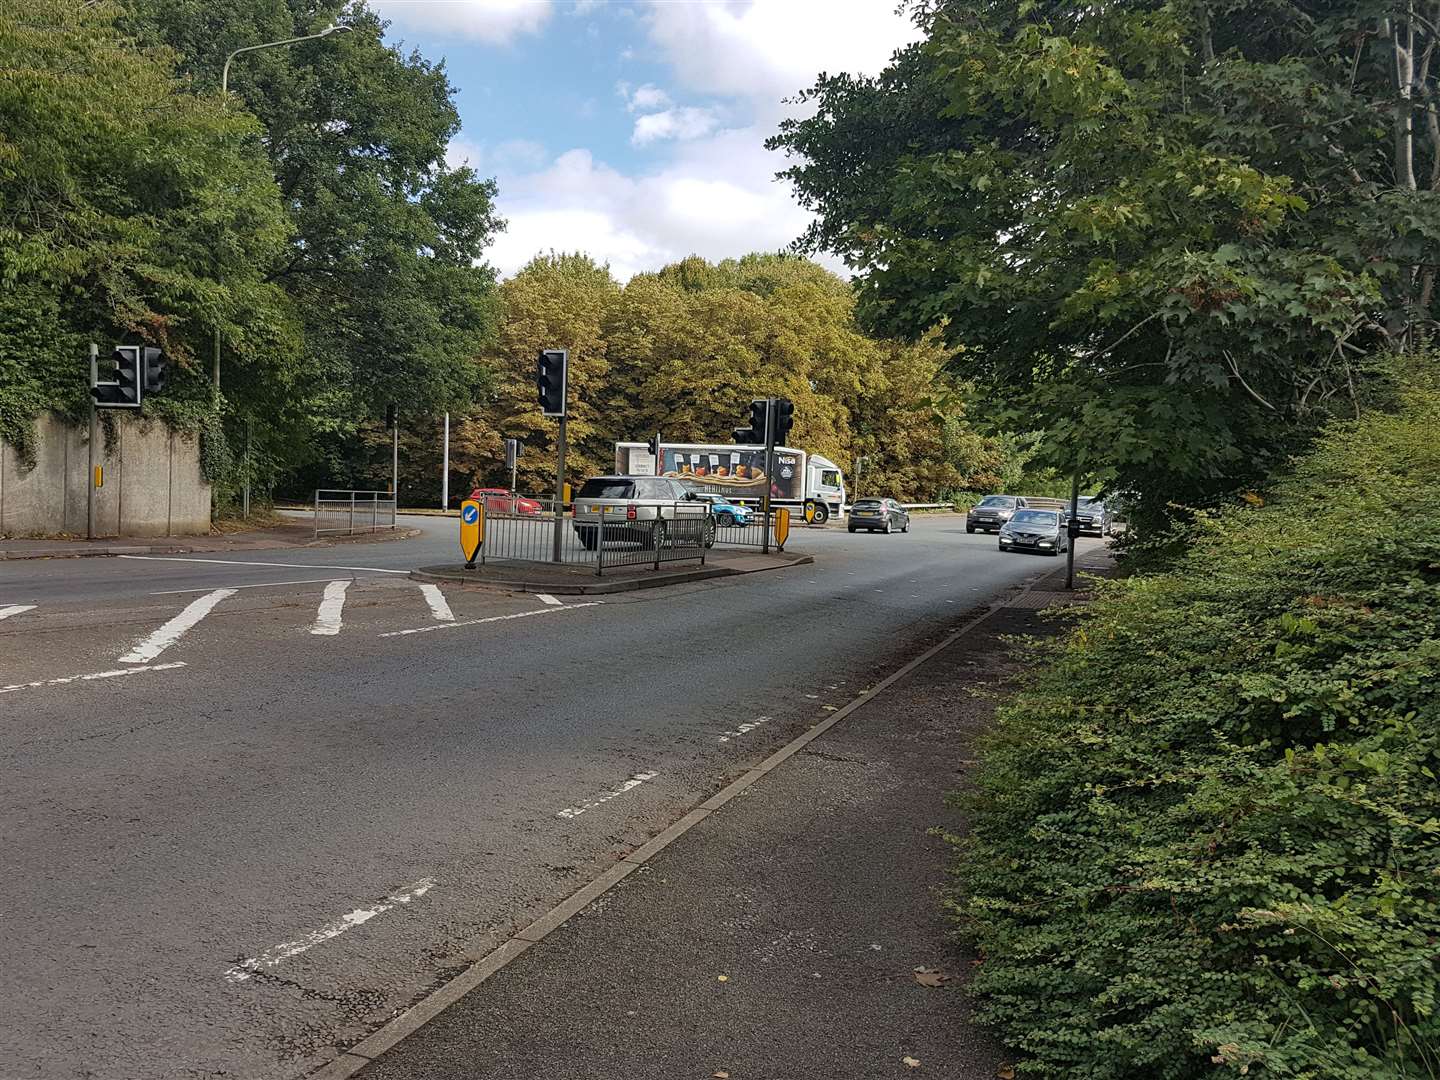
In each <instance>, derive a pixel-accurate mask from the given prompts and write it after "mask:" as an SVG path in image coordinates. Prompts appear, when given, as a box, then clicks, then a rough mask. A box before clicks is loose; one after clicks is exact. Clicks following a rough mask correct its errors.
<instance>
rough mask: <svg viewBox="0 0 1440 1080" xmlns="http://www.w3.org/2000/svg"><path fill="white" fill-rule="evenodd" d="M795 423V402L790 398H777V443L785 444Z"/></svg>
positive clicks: (778, 444) (777, 444)
mask: <svg viewBox="0 0 1440 1080" xmlns="http://www.w3.org/2000/svg"><path fill="white" fill-rule="evenodd" d="M794 425H795V403H794V402H793V401H791V400H790V399H789V398H783V397H782V398H776V399H775V445H776V446H783V445H784V444H785V438H786V436H788V435H789V434H790V429H791V428H792V427H793V426H794Z"/></svg>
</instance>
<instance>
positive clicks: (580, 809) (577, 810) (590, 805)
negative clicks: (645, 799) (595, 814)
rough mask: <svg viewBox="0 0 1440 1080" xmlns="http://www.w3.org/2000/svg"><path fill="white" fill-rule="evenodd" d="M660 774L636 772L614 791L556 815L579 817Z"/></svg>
mask: <svg viewBox="0 0 1440 1080" xmlns="http://www.w3.org/2000/svg"><path fill="white" fill-rule="evenodd" d="M659 775H660V774H659V773H658V772H639V773H636V774H635V775H634V776H632V777H630V779H629V780H626V781H625V783H623V784H621V785H620V786H619V787H618V788H616V789H615V790H614V791H612V792H610V793H608V794H606V795H601V796H599V797H597V798H594V799H587V800H585V801H584V802H583V803H581V804H580V805H579V806H572V807H570V808H568V809H566V810H561V811H560V812H559V813H558V814H556V815H555V816H556V817H560V818H577V817H579V816H580V815H581V814H583V813H585V811H586V810H594V809H595V807H597V806H601V805H603V804H604V803H607V802H609V801H610V800H611V799H616V798H619V797H620V796H621V795H624V794H625V792H627V791H629V790H630V789H631V788H637V787H639V786H640V785H641V784H643V783H645V781H646V780H654V779H655V777H657V776H659Z"/></svg>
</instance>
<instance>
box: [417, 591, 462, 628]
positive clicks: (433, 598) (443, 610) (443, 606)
mask: <svg viewBox="0 0 1440 1080" xmlns="http://www.w3.org/2000/svg"><path fill="white" fill-rule="evenodd" d="M420 591H421V592H422V593H424V594H425V603H427V604H429V605H430V614H431V615H434V616H435V619H436V621H437V622H454V621H455V613H454V612H453V611H451V610H450V605H449V603H448V602H447V601H446V600H445V594H444V593H442V592H441V591H440V586H439V585H426V584H423V583H422V584H421V586H420Z"/></svg>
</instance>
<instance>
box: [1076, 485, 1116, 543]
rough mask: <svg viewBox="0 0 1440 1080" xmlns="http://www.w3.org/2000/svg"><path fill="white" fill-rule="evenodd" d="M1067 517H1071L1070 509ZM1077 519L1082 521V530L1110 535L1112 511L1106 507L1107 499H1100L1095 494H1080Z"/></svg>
mask: <svg viewBox="0 0 1440 1080" xmlns="http://www.w3.org/2000/svg"><path fill="white" fill-rule="evenodd" d="M1065 519H1066V520H1067V521H1068V520H1069V519H1070V511H1069V510H1068V509H1066V511H1065ZM1075 520H1076V521H1077V522H1079V523H1080V532H1081V533H1082V534H1090V535H1094V536H1109V535H1110V533H1111V528H1110V512H1109V511H1108V510H1107V509H1106V508H1105V500H1104V499H1098V498H1096V497H1095V496H1093V495H1082V496H1080V502H1079V503H1078V504H1077V506H1076V508H1075Z"/></svg>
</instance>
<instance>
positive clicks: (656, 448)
mask: <svg viewBox="0 0 1440 1080" xmlns="http://www.w3.org/2000/svg"><path fill="white" fill-rule="evenodd" d="M645 445H646V446H647V447H649V449H650V456H651V457H653V458H659V457H660V436H659V435H652V436H651V437H650V441H649V442H647V443H646V444H645Z"/></svg>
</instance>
